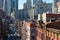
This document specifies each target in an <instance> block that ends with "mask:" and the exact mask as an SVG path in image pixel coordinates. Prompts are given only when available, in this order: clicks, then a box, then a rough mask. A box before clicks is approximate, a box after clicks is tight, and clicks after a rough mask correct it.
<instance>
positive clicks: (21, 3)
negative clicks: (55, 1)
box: [18, 0, 52, 9]
mask: <svg viewBox="0 0 60 40" xmlns="http://www.w3.org/2000/svg"><path fill="white" fill-rule="evenodd" d="M45 1H46V2H47V3H52V0H43V2H45ZM25 2H26V0H19V1H18V5H19V6H18V9H22V8H23V3H25Z"/></svg>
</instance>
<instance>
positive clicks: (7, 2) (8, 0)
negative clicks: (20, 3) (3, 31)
mask: <svg viewBox="0 0 60 40" xmlns="http://www.w3.org/2000/svg"><path fill="white" fill-rule="evenodd" d="M13 7H14V0H4V1H3V10H4V11H5V12H6V15H9V16H10V15H11V12H12V9H13Z"/></svg>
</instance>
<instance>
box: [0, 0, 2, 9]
mask: <svg viewBox="0 0 60 40" xmlns="http://www.w3.org/2000/svg"><path fill="white" fill-rule="evenodd" d="M0 8H1V9H2V8H3V0H0Z"/></svg>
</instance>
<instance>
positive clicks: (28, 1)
mask: <svg viewBox="0 0 60 40" xmlns="http://www.w3.org/2000/svg"><path fill="white" fill-rule="evenodd" d="M26 3H27V9H31V8H32V2H31V0H27V2H26Z"/></svg>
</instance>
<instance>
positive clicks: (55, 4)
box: [52, 0, 57, 13]
mask: <svg viewBox="0 0 60 40" xmlns="http://www.w3.org/2000/svg"><path fill="white" fill-rule="evenodd" d="M52 13H57V0H52Z"/></svg>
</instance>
